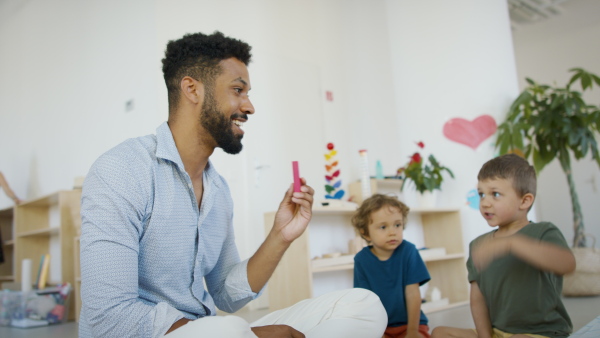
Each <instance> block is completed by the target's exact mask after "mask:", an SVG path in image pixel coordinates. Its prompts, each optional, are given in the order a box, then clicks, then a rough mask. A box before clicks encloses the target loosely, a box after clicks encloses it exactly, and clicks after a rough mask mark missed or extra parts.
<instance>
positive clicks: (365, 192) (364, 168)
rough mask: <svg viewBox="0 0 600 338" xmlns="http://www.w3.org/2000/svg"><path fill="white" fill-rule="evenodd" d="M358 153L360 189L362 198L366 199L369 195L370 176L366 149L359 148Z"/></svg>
mask: <svg viewBox="0 0 600 338" xmlns="http://www.w3.org/2000/svg"><path fill="white" fill-rule="evenodd" d="M358 153H359V154H360V172H361V175H360V184H361V190H362V199H363V200H366V199H367V198H369V197H371V178H370V177H369V159H368V157H367V150H366V149H361V150H359V151H358Z"/></svg>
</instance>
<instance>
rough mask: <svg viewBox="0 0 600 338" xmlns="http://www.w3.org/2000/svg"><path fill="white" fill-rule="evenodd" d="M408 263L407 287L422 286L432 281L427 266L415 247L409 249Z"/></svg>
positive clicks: (405, 274) (406, 272)
mask: <svg viewBox="0 0 600 338" xmlns="http://www.w3.org/2000/svg"><path fill="white" fill-rule="evenodd" d="M406 263H407V264H406V265H405V267H406V271H405V273H404V276H406V283H405V285H411V284H419V286H421V285H423V284H425V283H427V282H429V281H430V280H431V277H430V276H429V271H427V266H426V265H425V262H423V258H421V255H420V254H419V251H418V250H417V248H416V247H415V246H414V245H412V246H411V247H410V249H409V252H408V255H407V262H406Z"/></svg>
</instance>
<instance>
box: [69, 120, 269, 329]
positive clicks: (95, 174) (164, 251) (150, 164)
mask: <svg viewBox="0 0 600 338" xmlns="http://www.w3.org/2000/svg"><path fill="white" fill-rule="evenodd" d="M203 182H204V194H203V196H202V203H201V206H200V209H198V205H197V203H196V197H195V195H194V190H193V187H192V181H191V179H190V177H189V175H188V174H187V173H186V172H185V170H184V167H183V162H182V161H181V157H180V156H179V152H178V151H177V148H176V146H175V141H174V140H173V135H172V134H171V130H170V129H169V126H168V124H167V123H166V122H165V123H163V124H162V125H160V126H159V127H158V129H157V131H156V135H148V136H143V137H139V138H135V139H129V140H127V141H125V142H123V143H121V144H120V145H118V146H116V147H115V148H113V149H111V150H109V151H108V152H106V153H105V154H103V155H102V156H101V157H100V158H99V159H98V160H97V161H96V162H95V163H94V165H93V166H92V168H91V169H90V172H89V173H88V175H87V177H86V179H85V182H84V185H83V193H82V202H81V217H82V225H81V279H82V283H81V299H82V302H83V304H82V310H81V316H80V323H79V336H80V337H160V336H162V335H164V333H165V332H166V331H167V330H168V329H169V327H170V326H171V325H172V324H173V323H174V322H175V321H177V320H178V319H180V318H183V317H186V318H190V319H196V318H199V317H203V316H208V315H215V311H216V309H215V305H216V306H217V307H218V308H219V309H221V310H223V311H227V312H234V311H236V310H238V309H240V308H241V307H242V306H244V305H245V304H246V303H248V302H249V301H250V300H252V299H254V298H256V297H257V296H258V294H256V293H254V292H252V290H251V289H250V286H249V284H248V276H247V272H246V270H247V263H248V261H247V260H245V261H243V262H240V258H239V254H238V251H237V248H236V245H235V241H234V234H233V224H232V219H233V202H232V199H231V195H230V193H229V187H228V185H227V183H226V182H225V180H224V179H223V178H222V177H221V176H220V175H219V174H218V173H217V171H216V170H215V169H214V167H213V165H212V164H211V163H210V162H209V164H208V166H207V167H206V169H205V170H204V175H203ZM203 279H204V280H205V281H206V288H207V289H208V292H207V291H206V290H205V285H204V283H203Z"/></svg>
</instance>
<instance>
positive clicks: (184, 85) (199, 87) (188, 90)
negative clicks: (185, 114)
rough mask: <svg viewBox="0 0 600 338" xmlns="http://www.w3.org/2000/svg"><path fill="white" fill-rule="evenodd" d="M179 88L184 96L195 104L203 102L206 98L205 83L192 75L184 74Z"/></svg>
mask: <svg viewBox="0 0 600 338" xmlns="http://www.w3.org/2000/svg"><path fill="white" fill-rule="evenodd" d="M179 88H180V89H181V92H182V93H183V96H184V97H185V98H186V99H187V100H188V101H190V102H192V103H194V104H201V103H202V100H204V85H203V84H202V82H200V81H198V80H196V79H194V78H192V77H190V76H184V77H183V79H181V82H180V83H179Z"/></svg>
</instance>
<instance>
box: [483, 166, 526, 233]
mask: <svg viewBox="0 0 600 338" xmlns="http://www.w3.org/2000/svg"><path fill="white" fill-rule="evenodd" d="M477 191H478V193H479V211H480V212H481V215H482V216H483V218H485V220H486V221H487V223H488V224H489V225H490V226H493V227H494V226H504V225H509V224H511V223H514V222H516V221H519V220H521V218H522V217H523V211H524V214H525V218H526V216H527V209H528V208H529V205H531V204H528V205H527V204H526V203H525V201H524V196H523V197H520V196H519V195H518V194H517V192H516V191H515V189H514V188H513V184H512V180H510V179H501V178H499V179H488V180H485V181H479V183H478V184H477Z"/></svg>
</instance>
